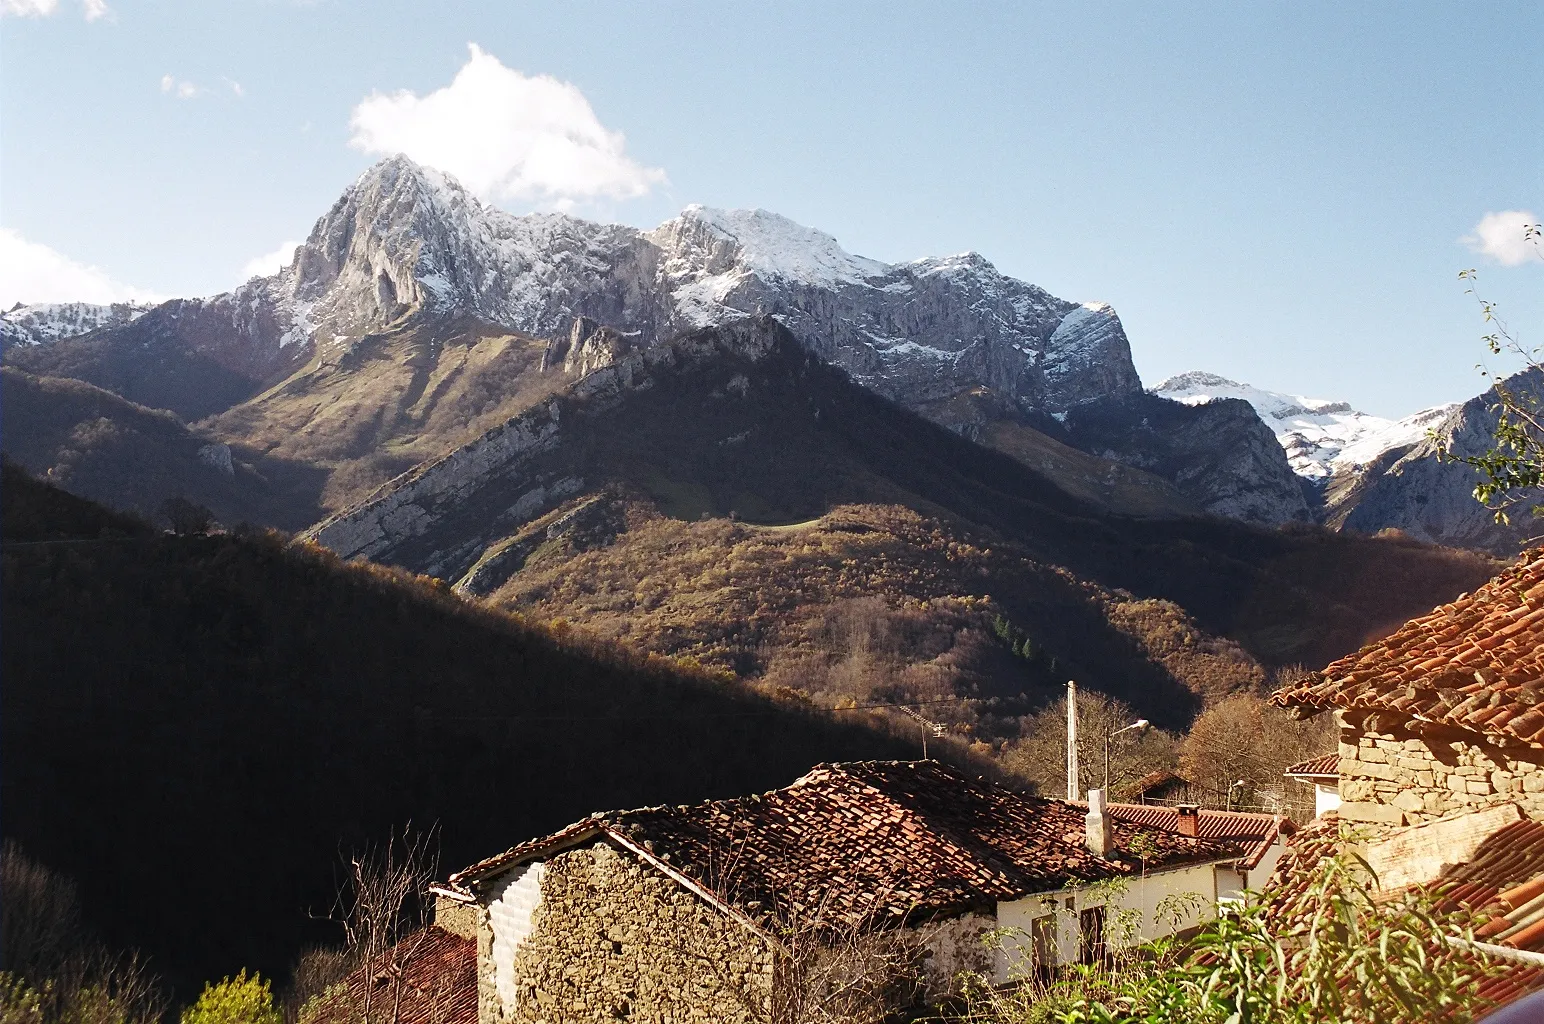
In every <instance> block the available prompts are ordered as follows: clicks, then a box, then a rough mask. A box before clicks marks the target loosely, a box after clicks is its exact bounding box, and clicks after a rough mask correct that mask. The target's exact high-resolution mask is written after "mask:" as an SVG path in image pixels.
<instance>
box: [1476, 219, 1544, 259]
mask: <svg viewBox="0 0 1544 1024" xmlns="http://www.w3.org/2000/svg"><path fill="white" fill-rule="evenodd" d="M1530 225H1531V226H1533V228H1534V231H1533V234H1532V236H1531V237H1530V235H1529V230H1528V229H1529V226H1530ZM1538 225H1539V218H1538V217H1537V216H1535V215H1534V213H1533V211H1532V210H1503V211H1501V212H1500V213H1487V214H1486V215H1485V216H1484V217H1482V218H1480V222H1479V223H1478V224H1476V225H1475V226H1474V232H1473V233H1472V234H1468V235H1465V236H1464V237H1463V238H1462V239H1460V241H1462V242H1463V243H1464V244H1465V245H1467V246H1468V247H1469V248H1470V249H1472V250H1474V251H1475V252H1477V253H1480V254H1482V255H1484V256H1489V257H1490V258H1491V259H1493V260H1495V261H1496V262H1497V263H1499V264H1501V265H1502V266H1503V267H1515V266H1519V265H1520V264H1523V263H1528V262H1531V261H1533V260H1540V261H1544V239H1541V238H1540V236H1539V233H1538Z"/></svg>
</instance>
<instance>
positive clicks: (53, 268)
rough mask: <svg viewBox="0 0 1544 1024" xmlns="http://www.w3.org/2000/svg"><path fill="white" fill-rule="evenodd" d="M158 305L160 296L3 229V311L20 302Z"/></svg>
mask: <svg viewBox="0 0 1544 1024" xmlns="http://www.w3.org/2000/svg"><path fill="white" fill-rule="evenodd" d="M126 301H136V302H157V301H160V297H159V296H157V295H153V294H152V293H150V292H147V291H145V290H144V289H143V288H135V287H132V286H131V285H126V284H123V283H122V282H120V281H115V280H113V279H112V278H111V277H110V276H108V274H107V273H106V271H102V270H98V269H97V268H96V267H88V266H86V265H85V264H83V263H76V262H75V261H74V260H72V259H70V258H69V257H68V256H64V255H62V254H61V253H57V252H55V251H54V250H52V249H50V248H49V247H48V246H46V245H40V244H39V243H37V242H29V241H27V240H26V239H25V238H23V237H22V235H21V232H19V231H15V230H13V229H11V228H0V308H3V309H10V308H11V307H12V306H14V305H16V303H18V302H24V303H27V304H28V305H34V304H36V303H40V302H102V303H106V302H126Z"/></svg>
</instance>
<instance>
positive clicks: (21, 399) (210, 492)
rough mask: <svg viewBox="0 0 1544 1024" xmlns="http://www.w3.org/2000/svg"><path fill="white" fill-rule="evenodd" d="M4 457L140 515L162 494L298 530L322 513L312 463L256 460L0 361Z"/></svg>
mask: <svg viewBox="0 0 1544 1024" xmlns="http://www.w3.org/2000/svg"><path fill="white" fill-rule="evenodd" d="M0 387H3V388H4V395H5V401H4V403H3V404H0V433H3V434H4V436H5V439H6V444H5V454H6V457H7V458H9V459H11V460H13V461H14V462H16V463H17V464H18V465H19V466H21V467H23V468H25V469H27V470H28V471H30V472H32V473H34V474H36V475H37V476H39V477H42V478H43V479H46V480H48V481H49V482H50V483H53V484H56V485H57V486H59V487H66V488H68V489H69V490H70V491H72V492H73V493H75V494H78V495H81V496H82V497H86V498H92V499H95V500H98V501H102V502H106V503H110V504H111V505H113V506H115V507H116V508H119V509H123V510H126V511H130V512H134V513H136V514H138V515H139V516H141V517H143V518H144V519H146V520H156V519H159V517H160V508H161V505H162V503H163V502H165V501H166V500H167V499H168V498H174V497H180V498H186V499H188V500H190V501H193V502H195V503H197V504H199V505H203V506H205V507H207V508H208V509H210V511H212V512H213V513H214V514H215V517H216V518H217V519H218V520H220V521H221V522H224V523H227V524H231V525H234V524H236V523H240V522H243V521H258V522H264V523H271V524H273V525H276V526H281V527H284V528H287V529H299V528H300V527H303V526H306V525H308V524H310V523H312V522H314V521H315V520H316V518H317V517H318V516H319V515H320V514H321V510H320V509H318V508H317V506H316V503H315V501H314V499H313V498H312V497H311V494H312V493H313V492H314V491H315V489H316V487H317V479H316V473H315V471H314V470H312V469H310V467H307V466H303V465H299V464H296V463H286V462H284V461H283V460H282V459H279V458H276V457H272V456H259V455H257V454H256V453H254V452H252V451H250V450H249V449H246V448H244V447H241V446H236V447H233V446H231V445H229V444H226V443H225V442H223V441H221V440H220V439H219V438H218V437H216V436H214V435H212V434H209V433H206V432H203V431H200V430H198V429H194V428H189V427H188V426H186V425H185V424H184V423H182V421H181V420H179V419H177V417H176V416H174V415H172V414H171V413H169V412H167V411H165V410H162V409H147V408H145V407H144V406H141V405H135V404H134V403H133V402H130V401H128V400H127V399H124V398H120V397H119V396H117V395H115V394H113V393H112V392H110V391H106V390H103V389H102V388H99V387H96V386H95V385H93V384H87V383H85V382H84V381H79V380H72V379H69V378H62V377H36V376H33V375H32V374H29V373H24V372H23V371H21V370H18V369H16V368H15V367H14V366H5V367H0Z"/></svg>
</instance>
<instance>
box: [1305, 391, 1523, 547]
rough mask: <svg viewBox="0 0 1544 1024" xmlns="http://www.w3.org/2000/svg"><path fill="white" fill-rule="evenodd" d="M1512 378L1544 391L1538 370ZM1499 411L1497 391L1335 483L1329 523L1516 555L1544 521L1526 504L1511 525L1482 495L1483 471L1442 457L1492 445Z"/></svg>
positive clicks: (1477, 451)
mask: <svg viewBox="0 0 1544 1024" xmlns="http://www.w3.org/2000/svg"><path fill="white" fill-rule="evenodd" d="M1506 384H1507V387H1508V388H1509V389H1510V390H1511V391H1512V392H1513V393H1514V394H1516V395H1519V396H1523V397H1527V396H1544V373H1540V372H1539V371H1536V370H1533V371H1528V372H1525V373H1520V374H1518V375H1516V376H1514V377H1512V378H1511V379H1509V380H1508V381H1507V382H1506ZM1497 416H1498V412H1497V405H1496V393H1495V390H1494V389H1492V390H1490V391H1487V392H1485V393H1484V394H1483V395H1480V396H1479V397H1477V398H1472V399H1470V400H1469V401H1468V402H1465V403H1464V404H1463V405H1462V406H1459V407H1458V408H1457V409H1455V410H1454V411H1452V412H1451V413H1449V414H1448V416H1447V417H1446V418H1445V419H1443V420H1442V421H1441V422H1440V423H1439V424H1438V425H1437V426H1436V427H1435V428H1434V430H1433V433H1434V434H1435V437H1427V438H1424V439H1422V440H1420V441H1418V442H1416V443H1413V444H1407V445H1403V446H1398V447H1394V448H1391V449H1389V450H1388V451H1386V452H1384V453H1383V455H1382V456H1381V457H1379V458H1378V459H1377V460H1376V461H1374V462H1373V463H1371V464H1370V465H1368V466H1365V467H1363V468H1362V469H1361V470H1360V471H1359V472H1358V473H1356V474H1354V475H1352V476H1350V477H1348V478H1347V479H1346V480H1344V481H1343V482H1341V483H1340V485H1339V486H1338V487H1332V488H1331V490H1330V492H1329V493H1328V494H1327V496H1326V505H1327V512H1328V522H1329V523H1330V525H1332V526H1336V527H1340V528H1344V529H1349V530H1356V531H1359V532H1363V533H1375V532H1377V531H1378V530H1382V529H1387V528H1394V529H1399V530H1403V531H1404V532H1405V533H1407V534H1409V535H1411V536H1412V537H1416V538H1418V539H1420V540H1427V541H1432V542H1434V543H1437V544H1449V545H1454V546H1458V547H1472V548H1480V549H1482V550H1487V551H1493V552H1496V553H1497V554H1515V553H1516V552H1517V550H1518V549H1519V548H1520V547H1521V546H1522V545H1523V544H1524V543H1525V542H1526V541H1527V540H1528V539H1529V538H1537V537H1538V536H1539V535H1540V534H1544V521H1541V520H1539V519H1537V518H1535V517H1533V516H1532V515H1531V514H1530V512H1529V509H1528V507H1527V506H1526V505H1525V506H1523V507H1520V508H1517V509H1514V510H1513V512H1512V524H1511V525H1510V526H1507V525H1502V524H1499V523H1497V522H1495V520H1494V518H1493V517H1492V515H1491V513H1490V511H1489V510H1488V509H1486V508H1485V507H1484V506H1483V505H1481V504H1480V503H1479V502H1477V501H1475V500H1474V485H1475V484H1476V483H1478V482H1479V476H1478V475H1477V474H1476V472H1475V470H1473V469H1471V468H1470V467H1468V466H1465V465H1463V464H1461V463H1455V462H1444V461H1442V460H1441V459H1440V458H1438V450H1439V448H1440V447H1441V446H1446V447H1447V448H1448V449H1449V450H1450V451H1452V452H1453V453H1454V454H1457V455H1461V456H1468V455H1480V454H1483V453H1484V452H1486V451H1489V450H1490V449H1491V448H1492V447H1493V446H1494V444H1495V441H1494V439H1493V436H1492V435H1493V433H1494V431H1495V429H1496V420H1497ZM1534 543H1537V541H1536V540H1535V541H1534Z"/></svg>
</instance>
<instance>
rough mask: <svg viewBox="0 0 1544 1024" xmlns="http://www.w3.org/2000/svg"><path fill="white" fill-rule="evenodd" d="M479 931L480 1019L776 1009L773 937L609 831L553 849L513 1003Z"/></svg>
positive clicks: (529, 1020) (518, 962) (520, 950)
mask: <svg viewBox="0 0 1544 1024" xmlns="http://www.w3.org/2000/svg"><path fill="white" fill-rule="evenodd" d="M480 931H481V933H482V937H481V938H480V941H479V942H478V970H477V976H478V1001H479V1008H478V1020H479V1021H480V1022H482V1024H501V1022H509V1024H558V1022H564V1024H567V1022H580V1021H584V1022H589V1021H616V1020H628V1021H633V1022H645V1021H647V1022H656V1021H659V1022H662V1021H671V1022H676V1024H686V1022H691V1021H703V1022H710V1021H711V1022H715V1024H716V1022H720V1021H723V1022H726V1024H735V1022H740V1021H750V1020H754V1019H757V1018H759V1017H762V1016H764V1015H765V1014H766V1012H767V1008H768V1002H767V1001H769V1000H770V996H771V983H772V971H773V963H772V957H771V953H770V951H769V950H768V948H767V947H766V946H765V944H764V942H763V940H761V939H760V938H758V937H757V936H756V935H754V934H752V933H751V932H750V931H749V930H748V929H746V928H745V927H744V926H742V925H741V924H739V923H738V922H737V921H735V920H734V919H732V918H729V917H727V916H725V915H724V914H722V913H721V912H719V911H718V910H716V909H714V908H713V907H710V906H709V905H708V904H707V903H705V902H704V901H703V900H702V899H701V898H699V897H698V896H696V895H694V894H693V893H691V892H689V891H688V890H686V889H684V888H683V887H681V886H680V885H678V884H677V883H675V882H674V881H672V880H671V879H669V878H667V877H666V876H664V875H662V874H661V873H659V872H658V871H655V870H654V869H653V868H650V867H646V866H644V865H642V864H640V863H639V862H638V860H637V859H636V858H635V857H634V856H633V855H632V854H631V853H628V852H626V851H623V850H619V849H617V848H616V847H614V846H612V845H610V844H609V843H607V842H604V841H601V842H596V843H594V844H592V845H589V846H585V847H579V848H576V849H571V850H566V851H564V852H562V853H558V854H556V855H554V856H553V857H552V858H551V859H549V860H548V861H546V863H545V865H544V870H543V873H542V876H541V898H540V902H539V903H538V904H537V906H536V908H535V911H534V914H533V917H532V921H531V931H530V934H529V935H528V936H527V937H526V938H525V939H524V941H522V942H521V943H520V944H519V945H518V946H517V947H516V948H515V951H514V955H513V960H514V963H513V969H514V970H513V973H514V979H515V1005H513V1006H508V1005H505V1003H504V1001H503V1000H502V999H500V997H499V994H498V990H497V986H496V984H495V981H494V973H495V970H494V964H493V962H492V956H493V946H494V944H493V943H492V942H491V941H489V939H488V938H487V935H488V929H487V928H483V929H480ZM748 1000H750V1001H760V1005H747V1001H748Z"/></svg>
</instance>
